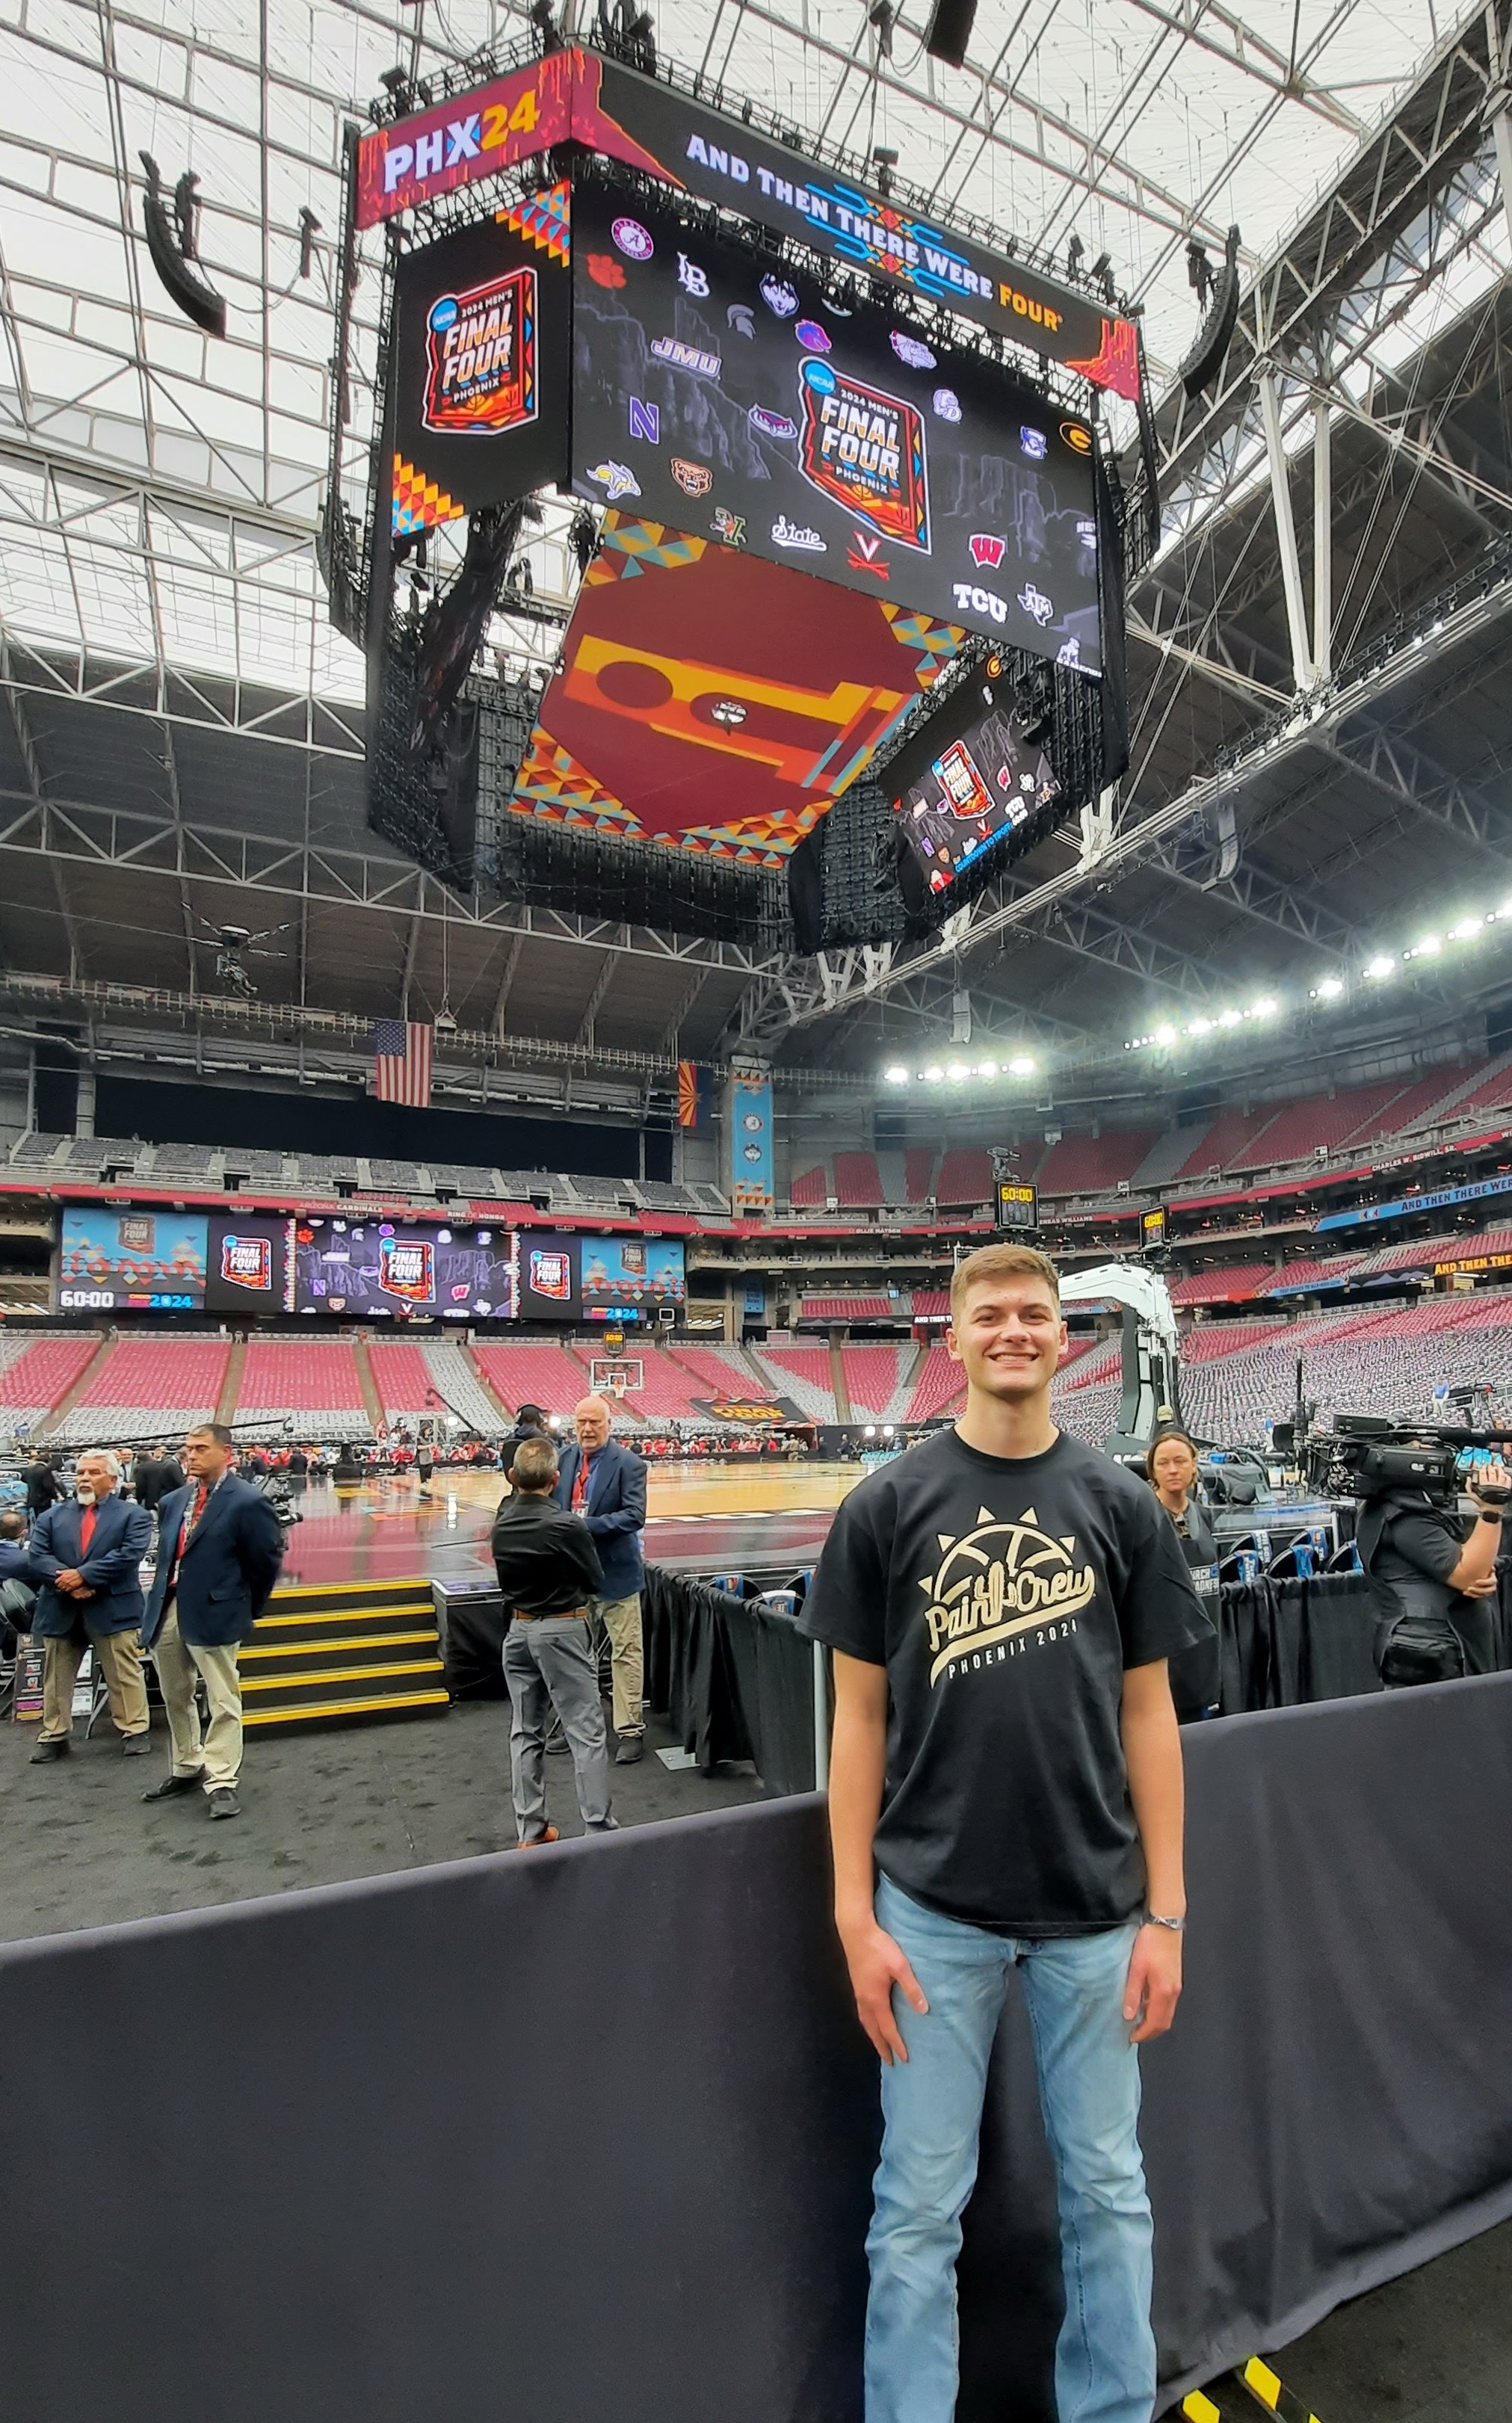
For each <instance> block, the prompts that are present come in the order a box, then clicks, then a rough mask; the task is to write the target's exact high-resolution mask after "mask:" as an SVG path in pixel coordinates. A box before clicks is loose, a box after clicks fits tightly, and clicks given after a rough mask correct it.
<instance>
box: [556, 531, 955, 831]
mask: <svg viewBox="0 0 1512 2423" xmlns="http://www.w3.org/2000/svg"><path fill="white" fill-rule="evenodd" d="M631 584H633V586H631ZM961 644H962V633H961V632H960V631H959V630H957V629H956V628H954V626H950V625H948V624H943V623H939V622H936V621H934V620H933V619H932V618H931V616H929V615H928V614H921V613H916V612H913V611H910V610H906V609H904V608H902V607H899V606H898V605H896V604H888V603H886V602H884V601H883V599H881V598H876V597H871V596H864V595H860V594H856V593H854V592H847V591H844V590H837V589H836V587H835V586H834V585H833V584H831V583H829V582H826V581H823V580H818V579H815V578H813V577H812V576H811V575H809V574H807V573H804V572H800V571H798V570H796V569H791V568H789V567H788V566H787V565H780V564H773V563H769V562H765V561H763V560H762V559H760V558H758V557H753V556H751V555H749V554H747V553H745V552H743V551H742V550H740V549H738V548H734V547H731V546H727V545H725V544H724V542H723V541H722V540H720V539H718V538H716V537H709V538H705V537H701V536H700V537H694V536H692V534H690V533H688V532H684V531H675V530H669V529H666V528H665V527H663V525H661V523H659V522H653V521H649V520H643V519H640V518H638V517H636V516H634V515H618V514H615V513H613V512H611V513H609V514H608V515H606V517H605V523H604V530H603V544H602V546H601V548H600V551H599V553H598V555H597V558H596V559H595V561H594V562H593V563H592V564H591V565H590V567H589V570H588V573H587V576H586V578H584V580H583V583H582V586H581V590H580V592H579V595H578V602H577V606H576V608H575V610H574V612H573V616H572V621H571V624H570V625H569V626H568V629H567V634H566V639H565V645H564V649H563V662H562V667H561V670H560V671H559V672H558V673H557V674H556V675H555V677H554V679H553V680H552V682H551V684H550V687H549V689H548V690H547V693H546V696H545V698H544V700H543V701H542V705H541V712H540V720H539V722H538V723H537V725H536V728H535V731H534V733H533V736H532V738H531V742H530V745H529V747H528V749H527V751H526V754H525V758H524V761H523V763H522V765H521V767H520V770H519V774H518V777H517V784H516V790H515V796H514V799H513V801H512V803H511V804H512V805H513V806H514V808H515V809H516V810H517V812H518V813H519V814H522V815H526V816H541V817H545V818H546V819H548V820H549V821H551V822H557V823H564V824H569V825H591V826H594V827H596V828H597V830H599V831H603V832H605V833H617V834H620V835H633V836H635V837H636V838H639V839H643V840H647V841H659V842H661V843H663V844H666V845H670V846H673V847H678V848H683V849H694V850H698V851H700V852H701V853H703V854H705V855H707V856H709V857H715V858H722V859H725V860H728V861H730V862H732V863H743V864H758V865H765V866H780V865H781V863H783V861H784V859H785V858H786V857H787V856H788V853H789V852H790V851H791V850H792V849H793V848H794V847H795V846H796V844H797V843H798V842H799V841H800V840H802V838H803V836H804V834H805V833H806V832H809V831H812V830H813V828H814V826H815V824H816V823H817V822H818V821H819V818H820V816H823V814H824V813H825V811H826V809H828V808H829V807H830V806H831V805H832V803H833V802H834V800H836V799H838V798H839V796H840V794H841V793H842V792H843V791H844V790H845V789H846V788H847V787H848V786H849V784H851V783H852V782H854V781H855V779H856V777H857V776H858V775H859V774H860V773H862V772H863V771H864V769H865V768H866V767H867V765H868V764H869V763H870V761H871V759H872V757H873V756H874V754H875V753H876V752H877V750H878V749H879V748H880V747H882V745H883V742H884V741H886V740H887V739H888V737H889V736H891V734H892V733H893V732H894V731H895V730H896V729H897V727H898V725H899V722H900V721H901V720H902V718H903V717H904V716H905V715H906V714H907V712H908V710H909V708H910V707H911V706H912V705H914V703H915V700H916V699H917V698H918V696H919V694H920V692H921V691H927V690H928V689H931V687H932V686H933V684H934V682H935V680H936V679H937V678H938V676H939V674H940V673H941V671H942V670H943V668H944V666H945V665H947V663H948V662H949V661H950V659H951V658H952V657H954V656H955V655H956V653H957V651H958V650H959V648H960V646H961Z"/></svg>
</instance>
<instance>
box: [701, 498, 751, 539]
mask: <svg viewBox="0 0 1512 2423" xmlns="http://www.w3.org/2000/svg"><path fill="white" fill-rule="evenodd" d="M708 527H709V529H710V530H711V531H713V533H714V536H715V537H716V538H722V539H723V540H724V544H725V546H744V545H745V515H743V514H732V513H731V511H730V509H729V507H728V505H716V506H715V508H714V518H713V520H712V521H711V522H710V523H709V525H708Z"/></svg>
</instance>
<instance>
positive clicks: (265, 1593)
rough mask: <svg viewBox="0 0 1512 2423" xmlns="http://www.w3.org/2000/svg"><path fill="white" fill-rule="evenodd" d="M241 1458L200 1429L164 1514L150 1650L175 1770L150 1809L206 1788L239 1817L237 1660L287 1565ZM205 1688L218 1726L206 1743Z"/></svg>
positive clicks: (226, 1439) (213, 1805)
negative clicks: (238, 1468)
mask: <svg viewBox="0 0 1512 2423" xmlns="http://www.w3.org/2000/svg"><path fill="white" fill-rule="evenodd" d="M234 1453H235V1449H234V1447H233V1445H232V1441H231V1433H230V1431H229V1430H227V1429H226V1427H225V1425H224V1424H223V1423H221V1422H201V1423H199V1426H198V1427H197V1428H196V1429H194V1430H192V1431H191V1432H190V1433H189V1434H188V1437H187V1438H186V1439H185V1441H184V1447H183V1465H184V1470H185V1471H186V1472H187V1474H188V1476H189V1478H188V1480H187V1481H186V1482H185V1483H184V1485H183V1488H182V1489H175V1490H173V1491H172V1492H171V1493H170V1494H169V1495H168V1496H167V1497H165V1498H164V1500H163V1503H162V1505H161V1506H160V1507H159V1509H158V1542H157V1578H156V1580H155V1581H154V1582H153V1584H152V1593H151V1598H150V1599H149V1600H148V1604H147V1621H146V1623H144V1625H143V1627H142V1644H143V1646H144V1648H146V1649H147V1650H149V1651H150V1652H151V1655H152V1657H153V1659H154V1660H155V1662H156V1665H157V1679H158V1681H159V1682H160V1683H161V1684H162V1686H163V1698H164V1702H165V1703H166V1705H167V1712H168V1734H169V1737H170V1740H171V1743H172V1750H173V1757H172V1764H171V1766H170V1767H169V1769H168V1772H167V1775H166V1776H165V1777H164V1779H163V1781H162V1782H161V1783H157V1784H154V1785H153V1787H152V1789H151V1792H144V1793H143V1795H142V1797H143V1799H144V1800H167V1799H171V1798H172V1797H173V1796H174V1794H176V1793H180V1792H195V1791H198V1790H199V1789H200V1787H201V1786H202V1787H203V1789H204V1791H205V1793H206V1795H207V1796H208V1798H209V1803H210V1814H211V1815H212V1817H238V1816H240V1814H241V1807H242V1804H241V1802H240V1801H239V1800H238V1799H237V1797H236V1786H237V1783H238V1782H239V1780H240V1777H241V1771H242V1684H241V1677H240V1675H239V1674H238V1672H237V1671H236V1652H237V1649H238V1648H239V1646H240V1644H241V1643H242V1642H243V1641H244V1640H246V1639H247V1637H248V1635H249V1634H250V1632H251V1629H252V1626H253V1624H254V1623H256V1622H257V1619H258V1617H259V1616H260V1615H261V1614H262V1612H263V1608H264V1607H266V1605H267V1603H268V1600H269V1598H270V1596H271V1595H272V1592H273V1585H274V1583H275V1582H276V1581H277V1580H278V1578H279V1565H280V1563H281V1562H282V1560H283V1526H282V1525H281V1523H280V1522H279V1518H278V1516H277V1514H276V1513H275V1512H274V1511H273V1508H272V1507H271V1506H270V1505H269V1503H268V1501H267V1499H266V1498H265V1497H263V1492H262V1491H261V1490H260V1489H254V1488H252V1487H251V1485H250V1484H249V1483H248V1482H247V1481H238V1480H237V1478H236V1476H235V1474H234V1473H233V1472H232V1471H231V1462H232V1458H233V1456H234ZM198 1681H202V1682H203V1684H204V1687H205V1697H206V1699H207V1701H208V1702H209V1705H210V1725H209V1729H208V1731H207V1732H206V1734H205V1735H204V1738H203V1740H202V1741H201V1739H200V1734H199V1703H198V1701H197V1699H196V1697H195V1687H196V1684H197V1682H198Z"/></svg>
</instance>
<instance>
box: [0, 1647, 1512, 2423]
mask: <svg viewBox="0 0 1512 2423" xmlns="http://www.w3.org/2000/svg"><path fill="white" fill-rule="evenodd" d="M1185 1748H1186V1763H1187V1772H1188V1780H1189V1786H1190V1800H1191V1828H1190V1838H1191V1883H1192V1931H1191V1934H1190V1936H1189V1938H1188V1943H1189V1982H1188V1989H1187V1994H1186V2002H1185V2003H1184V2006H1183V2009H1182V2013H1181V2017H1180V2020H1179V2024H1178V2028H1177V2031H1176V2033H1175V2035H1173V2036H1171V2037H1170V2038H1169V2039H1168V2040H1167V2041H1166V2042H1164V2043H1162V2044H1160V2045H1157V2046H1155V2047H1154V2048H1153V2049H1152V2050H1151V2051H1150V2052H1149V2053H1148V2054H1147V2056H1146V2061H1145V2082H1146V2106H1145V2108H1146V2117H1145V2130H1144V2135H1145V2144H1146V2148H1147V2153H1148V2159H1149V2167H1150V2175H1151V2184H1152V2191H1153V2193H1154V2203H1155V2214H1156V2309H1157V2323H1158V2329H1159V2336H1160V2342H1161V2351H1162V2372H1163V2377H1164V2380H1165V2383H1166V2390H1165V2392H1164V2399H1165V2402H1166V2403H1167V2404H1168V2405H1169V2404H1170V2402H1171V2401H1172V2400H1173V2399H1174V2398H1175V2396H1176V2395H1177V2394H1178V2392H1179V2391H1180V2390H1181V2389H1182V2388H1184V2387H1186V2385H1188V2384H1189V2383H1191V2382H1192V2381H1194V2380H1197V2379H1202V2378H1205V2377H1207V2376H1209V2375H1211V2374H1212V2373H1214V2372H1215V2371H1217V2370H1218V2369H1219V2368H1221V2367H1223V2366H1225V2365H1227V2364H1230V2363H1232V2362H1233V2361H1234V2360H1236V2359H1237V2358H1240V2357H1242V2356H1246V2355H1248V2354H1249V2353H1251V2352H1254V2351H1255V2350H1256V2349H1257V2348H1258V2349H1273V2348H1276V2347H1278V2346H1281V2345H1283V2344H1284V2343H1285V2342H1286V2340H1287V2339H1288V2338H1290V2337H1292V2336H1296V2335H1297V2333H1298V2332H1299V2331H1301V2330H1303V2329H1305V2328H1307V2327H1308V2326H1309V2325H1310V2324H1311V2323H1312V2321H1313V2320H1315V2319H1316V2318H1317V2317H1318V2316H1319V2315H1320V2314H1322V2313H1323V2312H1325V2311H1327V2310H1328V2308H1329V2306H1330V2305H1332V2304H1335V2303H1336V2302H1337V2301H1338V2300H1339V2299H1340V2298H1343V2297H1345V2296H1349V2295H1352V2294H1355V2293H1357V2292H1358V2291H1360V2290H1361V2289H1363V2288H1368V2287H1371V2286H1373V2285H1375V2284H1376V2283H1377V2282H1379V2281H1380V2280H1382V2279H1386V2278H1390V2277H1392V2276H1393V2274H1395V2273H1398V2272H1400V2271H1403V2270H1406V2269H1408V2268H1409V2267H1410V2266H1412V2265H1414V2264H1416V2263H1419V2262H1421V2261H1424V2260H1425V2259H1426V2258H1427V2257H1429V2256H1431V2255H1433V2254H1435V2253H1438V2252H1439V2251H1440V2250H1441V2249H1442V2248H1444V2247H1446V2246H1450V2245H1453V2244H1455V2243H1457V2242H1458V2241H1460V2240H1462V2239H1464V2238H1468V2237H1470V2236H1472V2235H1473V2234H1474V2232H1476V2231H1477V2230H1479V2229H1482V2228H1485V2227H1488V2226H1489V2225H1491V2224H1492V2223H1494V2222H1496V2221H1498V2220H1500V2219H1502V2218H1504V2216H1505V2215H1506V2214H1507V2213H1508V2212H1509V2211H1512V2003H1509V2001H1508V1998H1507V1996H1506V1994H1505V1991H1504V1985H1505V1979H1506V1975H1507V1973H1508V1970H1509V1968H1512V1892H1509V1891H1508V1887H1507V1882H1506V1866H1505V1861H1504V1859H1502V1858H1501V1856H1500V1855H1499V1851H1498V1849H1497V1846H1498V1845H1502V1844H1504V1843H1505V1842H1506V1841H1507V1840H1508V1839H1509V1838H1512V1676H1504V1675H1493V1676H1489V1677H1488V1678H1486V1679H1484V1680H1481V1681H1473V1682H1468V1683H1453V1684H1446V1685H1440V1686H1438V1687H1434V1688H1432V1689H1427V1690H1421V1691H1415V1692H1404V1693H1396V1694H1393V1695H1391V1696H1388V1697H1376V1698H1369V1699H1363V1698H1361V1699H1354V1700H1342V1701H1333V1702H1326V1703H1323V1704H1320V1705H1318V1706H1314V1707H1308V1708H1298V1709H1288V1710H1283V1711H1280V1712H1277V1713H1272V1714H1265V1715H1260V1716H1249V1717H1238V1718H1230V1719H1227V1720H1224V1721H1220V1722H1218V1723H1214V1724H1209V1725H1203V1726H1199V1727H1196V1728H1193V1729H1191V1730H1190V1731H1189V1732H1188V1733H1187V1734H1186V1737H1185ZM823 1824H824V1821H823V1810H822V1806H821V1804H820V1801H819V1800H818V1799H817V1798H815V1797H812V1796H805V1797H801V1798H792V1799H787V1800H782V1801H779V1802H776V1803H774V1804H768V1805H764V1806H758V1807H755V1808H748V1809H742V1810H733V1811H727V1812H723V1813H718V1814H715V1815H711V1816H708V1817H696V1818H688V1819H685V1820H682V1821H680V1822H677V1823H676V1824H672V1825H665V1826H659V1827H645V1828H643V1829H638V1830H635V1831H627V1832H625V1833H623V1834H620V1835H617V1836H615V1837H613V1838H612V1839H611V1840H609V1841H605V1842H598V1843H581V1844H580V1843H571V1844H564V1845H560V1846H559V1847H557V1848H554V1849H551V1850H543V1851H539V1852H535V1853H533V1854H532V1855H531V1857H530V1858H528V1859H520V1858H517V1857H512V1856H510V1855H508V1854H504V1855H502V1856H500V1857H496V1858H491V1859H481V1860H472V1861H464V1862H460V1863H458V1864H455V1865H453V1866H449V1867H439V1868H430V1869H425V1870H422V1871H420V1872H418V1873H415V1874H412V1875H406V1876H402V1877H389V1878H379V1879H376V1880H373V1879H369V1880H367V1881H364V1882H361V1883H357V1884H352V1885H343V1886H334V1887H328V1888H326V1889H324V1890H321V1891H317V1892H296V1893H290V1894H288V1895H286V1896H284V1897H282V1898H280V1899H270V1900H265V1901H260V1902H251V1903H243V1904H240V1905H232V1906H230V1907H223V1908H215V1909H211V1910H205V1911H202V1912H193V1913H189V1914H186V1915H183V1916H179V1917H173V1918H167V1919H158V1920H149V1921H144V1922H142V1923H140V1924H135V1925H131V1926H121V1927H113V1928H107V1929H103V1930H101V1931H99V1932H93V1933H88V1934H79V1935H74V1936H63V1937H55V1938H50V1939H46V1940H41V1941H38V1942H34V1943H30V1944H20V1945H10V1946H7V1947H5V1948H4V1949H3V1950H0V2041H3V2042H4V2043H5V2044H6V2046H7V2047H8V2049H9V2051H10V2053H11V2057H12V2070H11V2079H12V2091H11V2092H10V2094H9V2095H8V2097H7V2098H6V2099H5V2102H4V2105H3V2107H0V2243H3V2244H4V2245H5V2246H6V2247H7V2248H8V2250H9V2251H10V2256H11V2260H12V2267H13V2270H14V2272H15V2277H16V2281H17V2284H18V2291H17V2293H18V2297H19V2299H20V2304H18V2307H17V2326H16V2327H15V2328H14V2329H13V2330H12V2331H11V2333H10V2334H9V2336H8V2347H7V2355H6V2387H5V2409H6V2414H7V2416H8V2418H14V2423H44V2418H46V2423H57V2418H59V2417H62V2418H66V2423H202V2418H203V2417H204V2416H205V2415H211V2414H213V2415H215V2423H267V2418H268V2417H270V2416H277V2417H278V2418H279V2423H317V2418H318V2423H430V2418H432V2417H435V2416H438V2415H444V2416H446V2417H447V2423H498V2418H499V2417H500V2416H501V2415H506V2416H520V2417H528V2418H530V2423H581V2418H582V2417H584V2416H586V2415H613V2416H614V2417H615V2418H616V2423H707V2417H708V2415H709V2414H710V2413H711V2412H712V2411H715V2410H716V2409H717V2411H718V2412H719V2414H720V2415H721V2417H722V2423H857V2418H858V2415H859V2395H858V2361H859V2342H860V2329H861V2318H862V2301H863V2293H864V2283H863V2269H862V2254H861V2247H862V2236H863V2230H864V2225H865V2221H866V2215H867V2204H868V2194H867V2188H868V2174H869V2169H870V2165H871V2161H872V2158H873V2152H874V2146H875V2125H874V2117H873V2114H874V2105H875V2094H876V2080H875V2069H874V2065H873V2062H872V2059H871V2056H870V2055H869V2053H868V2052H867V2048H866V2046H865V2044H864V2041H863V2039H862V2038H861V2036H860V2035H859V2032H858V2031H857V2029H856V2027H855V2025H854V2022H853V2019H852V2018H851V2012H850V2008H849V2003H848V1998H847V1993H846V1987H845V1981H844V1977H843V1973H842V1971H841V1967H840V1963H839V1960H838V1956H837V1953H836V1945H835V1942H834V1939H833V1937H832V1934H831V1931H830V1927H829V1924H828V1915H827V1906H828V1878H827V1861H826V1856H825V1848H824V1830H823ZM107 2089H108V2091H106V2090H107ZM1057 2305H1058V2275H1057V2268H1056V2260H1055V2252H1054V2221H1053V2206H1052V2200H1051V2194H1050V2180H1049V2173H1048V2164H1047V2160H1046V2157H1045V2155H1044V2152H1043V2148H1042V2145H1041V2143H1040V2140H1039V2134H1038V2129H1037V2125H1036V2122H1035V2118H1034V2113H1033V2088H1032V2083H1031V2072H1030V2067H1029V2063H1028V2058H1027V2041H1026V2035H1025V2031H1024V2027H1023V2024H1022V2020H1021V2018H1020V2016H1019V2013H1018V2011H1017V2007H1016V2003H1014V2002H1013V2001H1012V2000H1011V2003H1010V2008H1009V2013H1008V2017H1007V2019H1006V2020H1005V2026H1004V2030H1003V2035H1002V2037H1001V2039H1000V2042H999V2049H998V2056H997V2062H996V2066H995V2083H994V2086H993V2090H992V2093H991V2096H990V2098H989V2113H988V2124H987V2129H986V2131H985V2137H984V2146H983V2168H982V2176H981V2180H980V2184H979V2189H978V2193H977V2195H976V2198H975V2200H974V2202H973V2205H972V2207H971V2209H970V2211H969V2213H968V2216H967V2243H966V2252H965V2255H964V2257H963V2267H962V2307H963V2397H962V2401H961V2408H960V2415H961V2423H989V2418H992V2423H1002V2418H1003V2417H1004V2415H1011V2416H1013V2417H1014V2423H1050V2413H1051V2409H1050V2402H1049V2389H1048V2362H1049V2349H1050V2342H1051V2339H1052V2336H1053V2333H1054V2330H1055V2327H1056V2320H1057Z"/></svg>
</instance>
